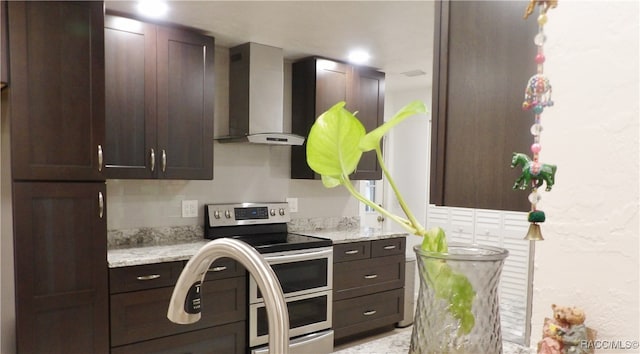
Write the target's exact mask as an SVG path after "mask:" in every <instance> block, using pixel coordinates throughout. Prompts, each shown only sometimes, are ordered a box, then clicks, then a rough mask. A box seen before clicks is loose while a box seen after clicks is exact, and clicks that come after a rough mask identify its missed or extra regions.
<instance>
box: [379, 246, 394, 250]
mask: <svg viewBox="0 0 640 354" xmlns="http://www.w3.org/2000/svg"><path fill="white" fill-rule="evenodd" d="M382 248H383V249H385V250H392V249H395V248H396V245H389V246H384V247H382Z"/></svg>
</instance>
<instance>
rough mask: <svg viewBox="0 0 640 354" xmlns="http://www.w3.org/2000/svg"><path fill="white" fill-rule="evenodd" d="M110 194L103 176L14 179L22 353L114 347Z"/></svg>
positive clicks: (98, 350) (18, 339)
mask: <svg viewBox="0 0 640 354" xmlns="http://www.w3.org/2000/svg"><path fill="white" fill-rule="evenodd" d="M88 3H89V2H87V4H88ZM91 3H92V2H91ZM49 14H50V15H51V13H49ZM105 194H106V186H105V184H104V182H102V183H100V182H14V183H13V218H14V233H15V237H14V248H15V250H14V254H15V276H16V282H15V286H16V304H15V305H16V322H15V324H16V345H17V351H18V353H108V352H109V292H108V284H109V282H108V273H107V259H106V257H107V242H106V239H107V223H106V210H105V205H106V204H105V200H104V199H103V198H104V196H105Z"/></svg>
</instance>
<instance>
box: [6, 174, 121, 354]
mask: <svg viewBox="0 0 640 354" xmlns="http://www.w3.org/2000/svg"><path fill="white" fill-rule="evenodd" d="M105 191H106V188H105V184H104V183H96V182H92V183H63V182H60V183H45V182H15V183H14V184H13V198H14V199H13V204H14V206H13V215H14V247H15V251H14V252H15V275H16V341H17V349H18V352H20V353H36V352H37V353H107V352H108V351H109V327H108V326H109V316H108V311H109V308H108V306H109V303H108V276H107V242H106V240H107V235H106V234H107V232H106V230H107V228H106V221H105V220H106V215H105V212H106V211H105V210H104V207H103V208H101V205H102V206H104V205H106V204H105V201H104V199H102V198H104V196H105ZM100 195H101V197H100Z"/></svg>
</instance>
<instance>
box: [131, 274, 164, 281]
mask: <svg viewBox="0 0 640 354" xmlns="http://www.w3.org/2000/svg"><path fill="white" fill-rule="evenodd" d="M158 278H160V274H149V275H141V276H138V277H136V279H138V280H142V281H144V280H153V279H158Z"/></svg>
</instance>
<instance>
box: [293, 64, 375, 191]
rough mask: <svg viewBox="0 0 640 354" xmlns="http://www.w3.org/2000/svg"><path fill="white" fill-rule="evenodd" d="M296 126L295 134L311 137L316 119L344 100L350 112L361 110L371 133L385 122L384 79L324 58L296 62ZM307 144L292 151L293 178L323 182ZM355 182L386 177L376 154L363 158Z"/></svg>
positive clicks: (360, 113) (294, 80)
mask: <svg viewBox="0 0 640 354" xmlns="http://www.w3.org/2000/svg"><path fill="white" fill-rule="evenodd" d="M292 75H293V77H292V108H291V115H292V118H291V119H292V124H291V128H292V131H293V133H294V134H299V135H302V136H305V137H306V136H308V135H309V131H310V130H311V126H312V125H313V123H314V122H315V120H316V118H317V117H318V116H319V115H320V114H322V113H323V112H324V111H326V110H327V109H329V108H331V107H332V106H333V105H335V104H336V103H338V102H340V101H345V102H346V107H345V108H346V109H348V110H349V111H351V112H355V111H358V115H357V117H358V119H359V120H360V121H361V122H362V124H363V125H364V126H365V128H366V130H367V132H369V131H371V130H373V129H375V128H376V127H378V126H379V125H381V124H382V123H383V120H384V79H385V75H384V73H382V72H379V71H377V70H374V69H371V68H366V67H360V66H354V65H350V64H346V63H341V62H338V61H334V60H329V59H323V58H316V57H311V58H306V59H303V60H300V61H298V62H295V63H293V69H292ZM306 149H307V145H306V141H305V143H304V144H303V145H302V146H293V147H292V148H291V178H294V179H319V178H320V176H319V175H318V174H316V173H315V172H314V171H313V170H311V168H309V165H308V164H307V152H306ZM350 178H351V179H353V180H376V179H381V178H382V170H381V169H380V165H379V163H378V160H377V158H376V154H375V151H369V152H366V153H364V154H363V155H362V158H361V160H360V163H359V164H358V167H357V168H356V171H355V172H354V173H353V174H351V176H350Z"/></svg>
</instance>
